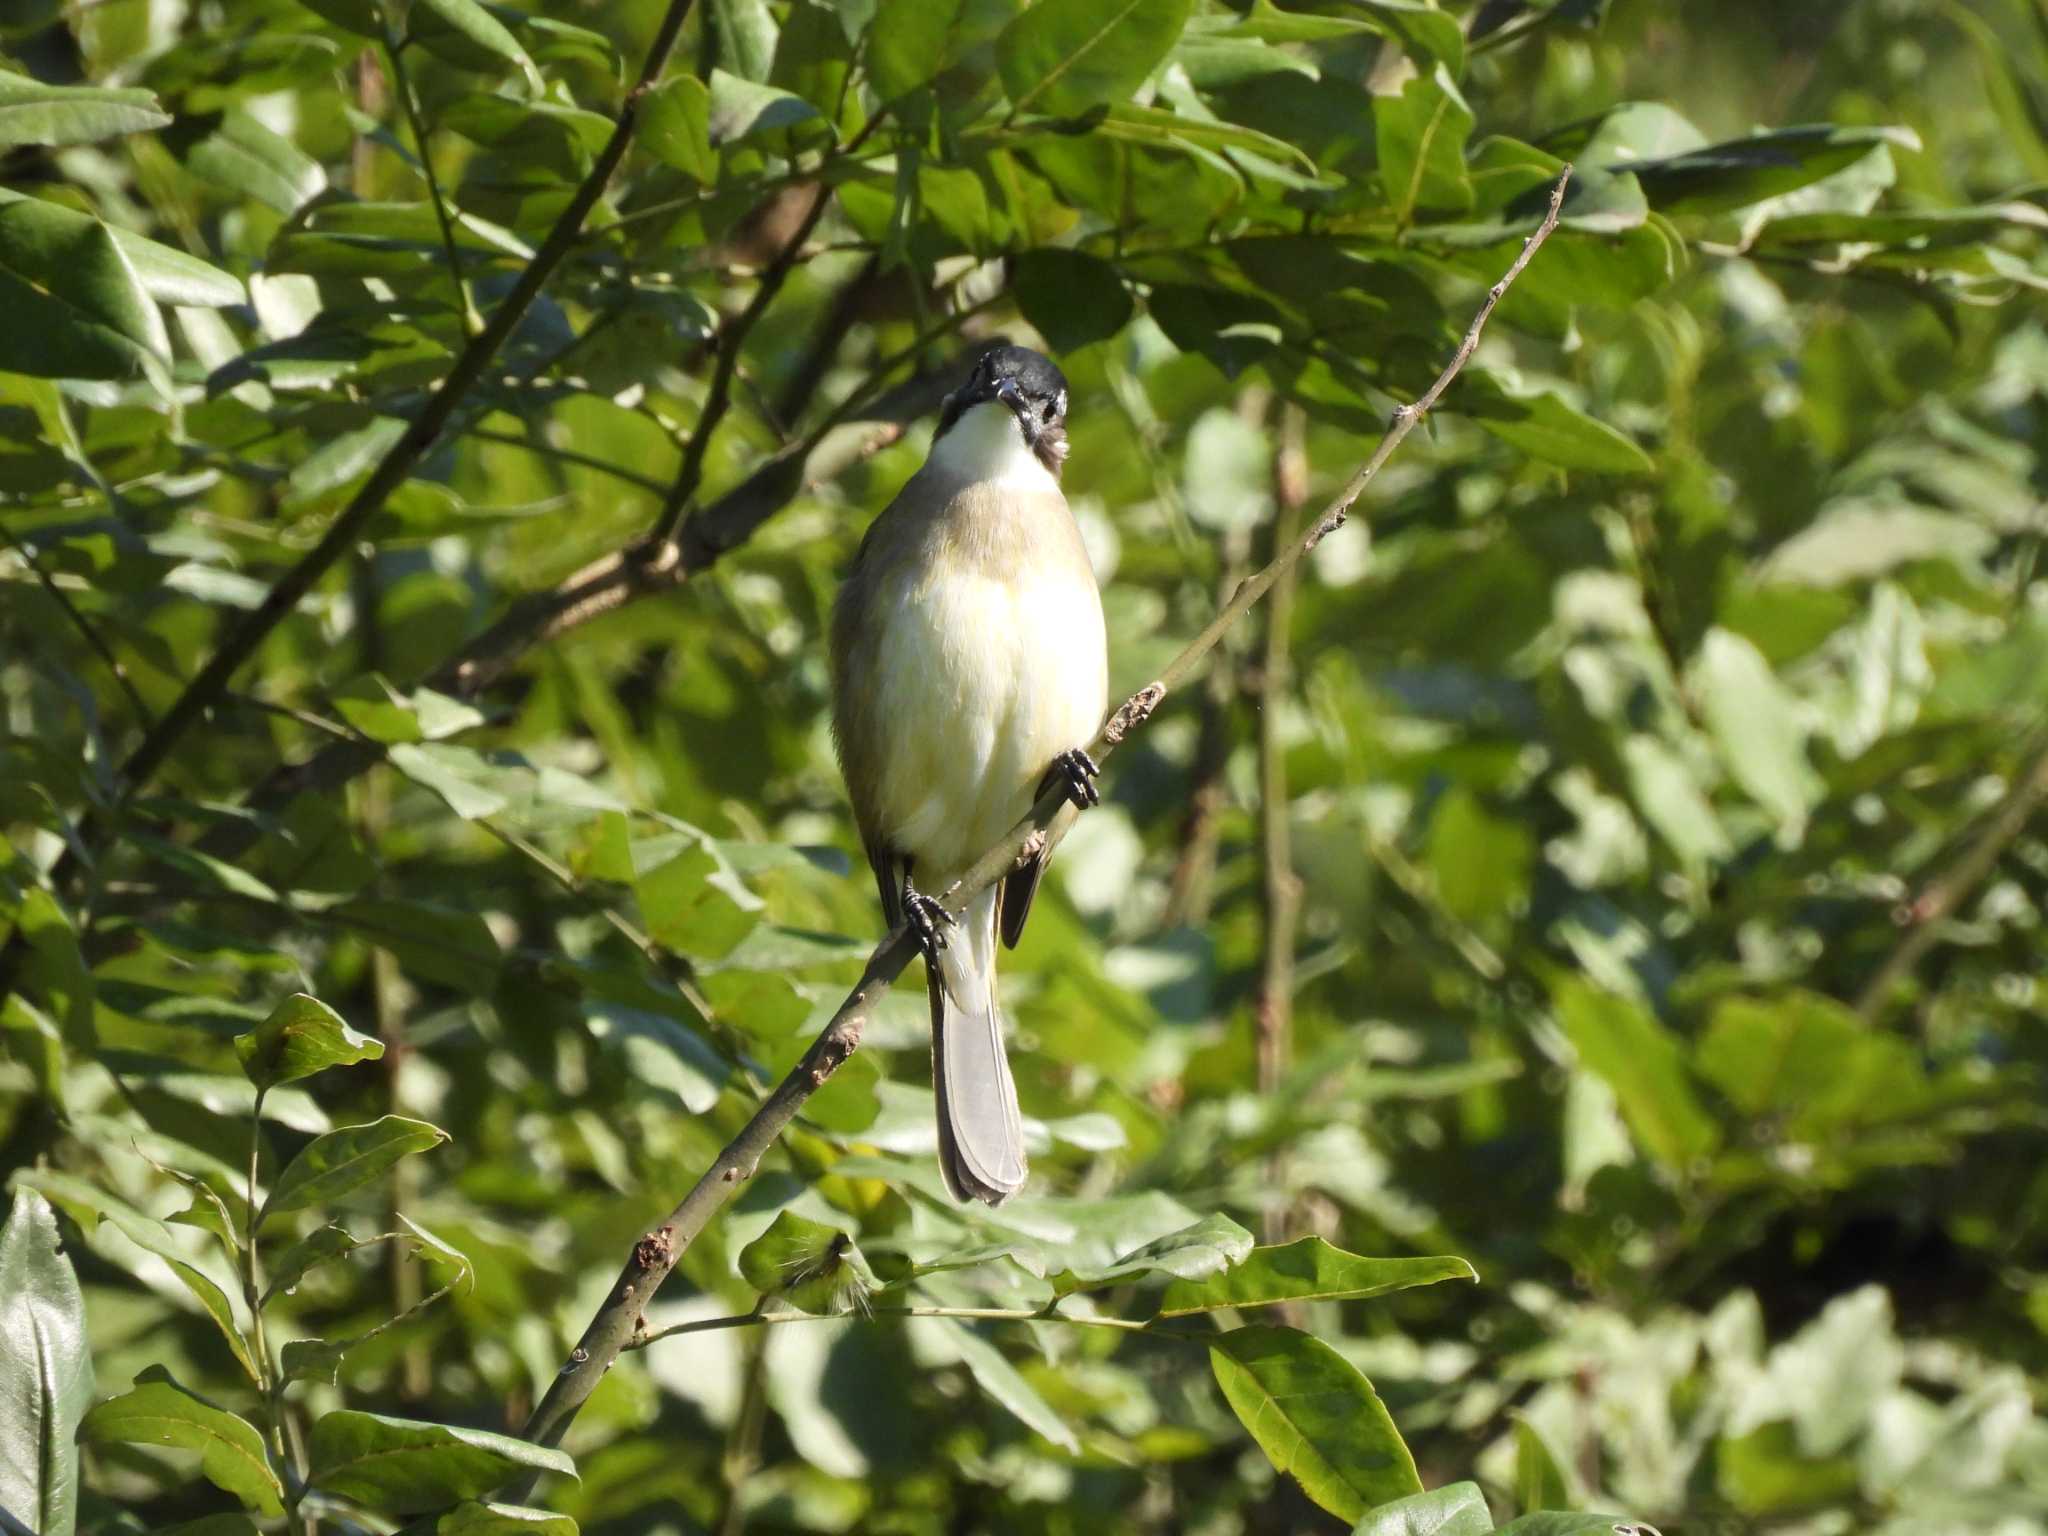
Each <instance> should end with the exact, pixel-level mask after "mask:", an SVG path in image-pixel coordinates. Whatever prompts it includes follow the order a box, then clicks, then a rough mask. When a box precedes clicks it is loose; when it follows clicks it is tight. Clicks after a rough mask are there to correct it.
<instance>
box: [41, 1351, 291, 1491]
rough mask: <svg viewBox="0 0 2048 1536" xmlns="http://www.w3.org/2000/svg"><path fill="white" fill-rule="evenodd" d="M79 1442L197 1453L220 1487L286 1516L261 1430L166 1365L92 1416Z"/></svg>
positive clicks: (87, 1418)
mask: <svg viewBox="0 0 2048 1536" xmlns="http://www.w3.org/2000/svg"><path fill="white" fill-rule="evenodd" d="M78 1438H79V1439H81V1440H114V1441H126V1442H129V1443H131V1444H137V1445H174V1446H180V1447H182V1448H184V1449H186V1450H193V1451H197V1452H199V1469H200V1470H201V1471H202V1472H204V1473H205V1474H206V1477H207V1480H208V1481H209V1482H211V1483H212V1484H213V1485H214V1486H215V1487H217V1488H220V1489H222V1490H223V1491H224V1492H227V1493H231V1494H233V1495H234V1496H235V1497H236V1498H238V1499H240V1500H241V1501H242V1503H243V1504H245V1505H246V1506H248V1507H249V1508H250V1509H253V1510H255V1511H256V1512H257V1513H259V1514H264V1515H282V1514H283V1513H284V1487H283V1485H282V1484H281V1483H279V1482H278V1480H277V1474H276V1473H275V1472H273V1471H272V1470H271V1467H270V1463H269V1461H267V1460H266V1459H265V1457H264V1454H263V1437H262V1436H261V1435H260V1434H258V1433H257V1432H256V1426H255V1425H253V1424H251V1423H250V1422H249V1421H248V1420H247V1419H244V1418H240V1417H238V1416H236V1415H235V1414H232V1413H228V1412H226V1411H225V1410H224V1409H220V1408H216V1407H215V1406H214V1405H213V1404H211V1403H209V1402H207V1401H206V1400H205V1399H204V1398H202V1397H198V1396H196V1395H194V1394H193V1393H191V1392H188V1391H186V1390H185V1388H183V1387H181V1386H179V1385H178V1383H177V1382H176V1381H174V1380H172V1379H171V1375H170V1373H169V1372H168V1371H166V1370H165V1369H164V1368H163V1367H162V1366H160V1365H152V1366H150V1367H149V1368H148V1369H147V1370H145V1371H144V1372H143V1373H142V1374H141V1375H139V1376H137V1377H136V1378H135V1389H134V1390H133V1391H131V1392H127V1393H124V1394H123V1395H122V1396H120V1397H116V1398H112V1399H110V1400H109V1401H107V1402H104V1403H101V1404H100V1405H99V1406H98V1407H97V1408H94V1409H93V1410H92V1412H90V1413H88V1414H87V1415H86V1416H85V1422H84V1423H82V1424H81V1425H79V1428H78Z"/></svg>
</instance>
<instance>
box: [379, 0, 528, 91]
mask: <svg viewBox="0 0 2048 1536" xmlns="http://www.w3.org/2000/svg"><path fill="white" fill-rule="evenodd" d="M428 17H432V18H433V19H434V20H436V21H439V22H441V23H443V24H444V26H445V27H446V29H447V30H446V31H445V32H444V31H443V30H442V28H440V27H435V26H431V25H424V26H423V25H422V24H421V23H422V22H424V21H426V20H427V19H428ZM411 21H412V26H413V30H414V31H415V32H416V33H418V35H419V39H420V43H421V45H422V46H423V47H425V48H426V49H427V50H428V51H429V52H430V53H436V54H440V55H441V56H443V57H445V58H446V59H447V60H448V61H449V62H450V63H451V64H459V65H463V66H465V67H469V68H474V67H476V66H477V64H478V63H480V62H485V61H488V60H489V59H492V58H495V59H501V60H503V61H504V62H505V63H507V64H510V65H512V66H513V67H514V68H516V69H517V70H518V71H519V72H520V73H521V74H522V75H524V76H525V77H526V84H527V87H528V89H530V90H531V91H533V92H534V94H535V95H538V94H540V92H541V91H542V90H544V89H546V83H545V82H544V81H543V80H542V79H541V77H540V71H539V70H537V69H535V68H534V67H533V60H532V59H531V58H529V57H528V56H527V52H526V50H525V49H524V48H523V47H521V46H520V44H519V39H518V38H516V37H514V36H513V35H512V34H511V32H510V31H509V30H507V28H506V26H505V24H504V23H503V22H501V21H499V20H498V18H497V17H495V16H493V15H492V14H491V13H490V12H489V11H487V10H485V9H484V8H483V7H482V6H481V5H479V4H477V0H413V15H412V17H411ZM450 33H452V34H453V36H450V35H449V34H450ZM458 39H459V41H458ZM463 44H468V45H470V46H468V47H464V46H462V45H463ZM479 51H480V52H481V53H482V55H483V56H484V59H482V60H480V59H479V58H478V53H479Z"/></svg>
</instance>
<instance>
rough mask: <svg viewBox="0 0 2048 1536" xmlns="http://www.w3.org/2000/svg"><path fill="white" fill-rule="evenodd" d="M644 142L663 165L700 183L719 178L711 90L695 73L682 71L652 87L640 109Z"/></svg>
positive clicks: (708, 183)
mask: <svg viewBox="0 0 2048 1536" xmlns="http://www.w3.org/2000/svg"><path fill="white" fill-rule="evenodd" d="M640 142H641V143H642V144H643V145H644V146H646V148H647V151H648V153H650V154H652V155H653V156H654V157H655V158H656V159H657V160H659V161H661V163H662V164H663V165H670V166H674V167H675V168H676V169H677V170H679V171H681V172H682V173H683V174H684V175H686V176H689V177H692V178H693V179H695V180H696V181H697V182H698V183H699V184H701V185H704V186H709V185H710V184H711V183H712V182H714V181H716V180H717V179H718V154H717V151H716V150H714V149H713V148H712V147H711V92H710V90H709V89H708V88H706V86H705V84H704V82H703V81H702V80H699V79H698V78H697V77H696V76H695V75H679V76H677V77H676V78H675V79H673V80H669V81H665V82H663V83H662V84H661V85H659V86H657V87H656V88H655V89H654V90H652V91H650V92H649V93H648V96H647V102H646V105H644V106H643V107H642V108H641V109H640Z"/></svg>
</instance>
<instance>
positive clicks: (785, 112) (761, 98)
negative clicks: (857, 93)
mask: <svg viewBox="0 0 2048 1536" xmlns="http://www.w3.org/2000/svg"><path fill="white" fill-rule="evenodd" d="M706 110H707V114H708V115H707V117H706V122H705V127H706V130H707V131H708V132H709V133H710V136H711V142H712V143H713V144H719V145H724V144H738V143H743V142H744V141H746V140H748V139H751V138H754V137H756V136H758V135H760V134H766V133H787V132H788V131H789V130H791V129H793V128H796V127H798V126H800V125H802V124H806V123H809V124H813V125H814V127H815V128H816V129H817V130H819V131H822V130H824V129H826V128H827V127H828V126H829V125H827V124H826V123H825V121H824V120H823V119H822V118H821V117H819V115H818V109H817V108H816V107H814V106H812V105H811V104H810V103H809V102H808V101H805V100H804V99H803V97H801V96H797V95H794V94H792V93H791V92H789V91H785V90H780V89H778V88H777V87H775V86H772V85H761V84H759V83H757V82H755V81H752V80H743V79H741V78H740V77H739V76H738V75H729V74H727V73H726V72H725V71H724V70H722V69H714V70H713V71H712V72H711V96H710V101H709V103H708V105H707V109H706Z"/></svg>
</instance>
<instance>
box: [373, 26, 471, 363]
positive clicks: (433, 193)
mask: <svg viewBox="0 0 2048 1536" xmlns="http://www.w3.org/2000/svg"><path fill="white" fill-rule="evenodd" d="M408 41H409V39H407V38H402V37H393V36H392V35H391V33H390V32H389V31H386V32H385V34H384V55H385V57H386V58H388V59H390V60H391V79H392V83H393V84H394V85H395V86H396V87H397V89H398V100H399V103H400V104H401V105H402V106H403V107H404V108H405V120H406V122H407V123H408V124H410V125H411V127H412V142H413V145H414V147H415V148H417V149H418V150H419V154H420V173H421V174H422V175H423V176H425V177H426V178H427V198H428V200H429V201H430V202H432V203H433V205H434V219H435V221H436V222H437V223H438V224H439V225H440V226H441V250H442V251H443V253H444V254H446V256H447V257H448V275H449V277H451V278H453V279H454V281H455V298H456V302H457V303H458V304H459V305H460V306H461V309H462V329H463V332H464V334H466V335H469V336H475V335H477V334H478V333H479V332H480V331H482V330H483V328H484V317H483V316H482V315H480V314H478V313H477V312H476V304H475V302H474V301H473V300H472V299H471V298H470V296H469V283H468V282H467V281H466V280H465V279H464V277H463V275H462V253H461V252H460V251H459V250H458V249H457V248H456V245H455V223H454V220H453V219H451V218H450V217H449V214H448V199H447V198H445V197H443V196H442V195H441V178H440V176H439V175H438V174H437V173H436V172H435V170H434V151H433V146H432V145H430V144H428V143H427V129H426V125H425V124H424V123H423V122H422V121H421V120H420V98H419V93H418V92H417V91H415V90H414V89H413V86H412V77H411V76H410V75H408V74H407V73H406V72H405V48H406V43H407V42H408Z"/></svg>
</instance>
